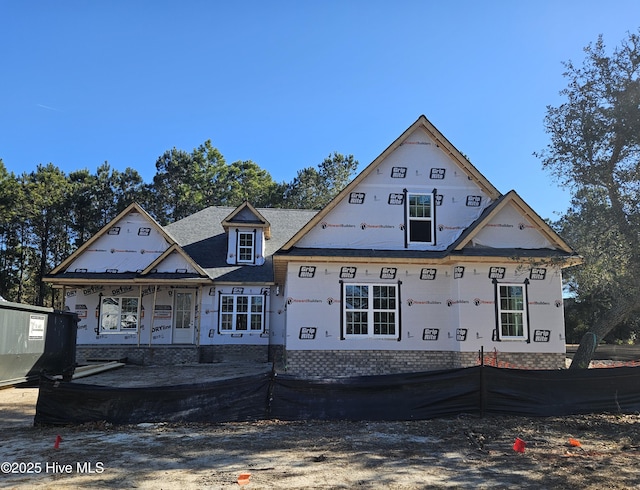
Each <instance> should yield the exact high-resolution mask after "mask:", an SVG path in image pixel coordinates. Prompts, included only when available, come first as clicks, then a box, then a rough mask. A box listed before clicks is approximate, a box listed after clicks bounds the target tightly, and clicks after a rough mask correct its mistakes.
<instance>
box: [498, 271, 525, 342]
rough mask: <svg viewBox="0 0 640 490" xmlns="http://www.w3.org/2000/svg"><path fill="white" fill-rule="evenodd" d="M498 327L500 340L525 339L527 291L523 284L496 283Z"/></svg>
mask: <svg viewBox="0 0 640 490" xmlns="http://www.w3.org/2000/svg"><path fill="white" fill-rule="evenodd" d="M497 291H498V301H497V304H498V328H499V329H500V339H501V340H525V339H526V335H527V293H526V290H525V286H524V284H498V290H497Z"/></svg>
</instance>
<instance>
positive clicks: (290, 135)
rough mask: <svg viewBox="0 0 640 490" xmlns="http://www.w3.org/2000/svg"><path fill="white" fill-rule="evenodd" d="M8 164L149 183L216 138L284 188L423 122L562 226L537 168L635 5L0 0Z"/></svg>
mask: <svg viewBox="0 0 640 490" xmlns="http://www.w3.org/2000/svg"><path fill="white" fill-rule="evenodd" d="M0 18H1V19H2V20H3V22H2V24H3V27H2V32H1V34H0V63H1V65H0V66H1V67H2V69H1V73H2V74H1V75H0V114H1V116H0V158H1V159H2V160H3V161H4V164H5V166H6V167H7V169H8V170H9V171H13V172H15V173H17V174H19V173H22V172H24V171H26V172H30V171H32V170H35V169H36V167H37V165H38V164H40V163H42V164H47V163H49V162H51V163H53V164H55V165H57V166H58V167H60V168H61V169H62V170H63V171H65V172H70V171H73V170H79V169H82V168H87V169H89V170H90V171H91V172H95V170H96V169H97V167H98V166H99V165H101V164H102V163H104V162H105V161H107V162H108V163H109V164H110V165H111V166H112V168H115V169H117V170H124V169H125V168H127V167H132V168H135V169H136V170H138V172H140V174H141V175H142V177H143V178H144V179H145V181H147V182H150V181H151V179H152V178H153V175H154V173H155V162H156V160H157V158H158V157H159V156H160V155H161V154H162V153H163V152H164V151H165V150H168V149H170V148H173V147H176V148H179V149H183V150H186V151H191V150H193V149H194V148H195V147H197V146H198V145H200V144H201V143H203V142H204V141H205V140H207V139H210V140H211V141H212V143H213V145H214V146H215V147H217V148H218V149H219V150H220V151H221V152H222V154H223V155H224V157H225V159H226V160H227V161H228V162H233V161H236V160H253V161H254V162H256V163H257V164H258V165H260V166H261V167H262V168H264V169H266V170H267V171H269V173H270V174H271V175H272V177H273V178H274V180H276V181H278V182H280V181H290V180H292V179H293V178H294V177H295V175H296V172H297V171H298V170H300V169H302V168H304V167H307V166H316V165H317V164H319V163H320V162H321V161H322V159H323V158H324V157H326V156H327V155H329V154H330V153H332V152H333V151H338V152H341V153H344V154H350V153H351V154H353V155H354V156H355V157H356V159H358V160H359V162H360V164H361V168H364V167H365V166H366V165H368V164H369V163H370V162H371V161H372V160H373V159H374V158H375V157H377V156H378V155H379V154H380V153H381V152H382V151H383V150H384V149H385V148H386V147H387V146H388V145H389V144H390V143H391V142H392V141H393V140H394V139H395V138H397V137H398V136H399V135H400V134H401V133H402V132H403V131H404V130H405V129H406V128H407V127H408V126H409V125H411V124H412V123H413V122H414V121H415V120H416V119H417V118H418V117H419V116H420V115H421V114H424V115H425V116H426V117H427V118H428V119H429V120H430V121H431V122H432V123H433V124H434V125H435V126H436V127H437V128H438V129H439V130H440V131H441V132H442V133H443V134H444V135H445V136H446V137H447V138H448V139H449V140H450V141H451V143H453V145H455V146H456V147H457V148H458V149H459V150H460V151H461V152H463V153H464V154H465V155H467V156H468V157H469V159H470V160H471V162H472V163H473V164H474V165H475V166H476V167H477V168H478V170H480V172H482V173H483V174H484V175H485V176H486V177H487V178H488V179H489V180H490V181H491V182H492V183H493V184H494V185H495V186H496V187H497V188H498V189H499V190H500V191H501V192H503V193H506V192H508V191H509V190H511V189H515V190H516V191H517V192H518V193H519V194H520V196H521V197H523V198H524V200H525V201H527V202H528V203H529V204H530V205H531V206H532V207H533V208H534V210H536V211H537V212H538V213H539V214H540V215H541V216H542V217H544V218H551V219H556V218H557V217H558V214H557V213H561V212H562V211H564V210H565V209H566V208H567V206H568V203H569V195H568V194H567V193H566V192H564V191H562V190H561V189H559V188H558V187H557V185H556V184H555V183H554V182H553V181H551V179H550V175H549V174H548V173H546V172H545V171H543V169H542V166H541V163H540V160H539V159H537V158H536V157H534V156H533V155H532V154H533V152H534V151H539V150H541V149H543V148H544V147H545V146H546V144H547V143H548V141H549V139H548V135H547V134H546V133H545V132H544V126H543V118H544V115H545V111H546V106H547V105H557V104H559V103H560V102H561V101H562V99H561V98H560V96H559V94H558V92H559V91H560V90H561V89H562V88H564V87H565V85H566V80H565V79H564V78H563V77H562V72H563V66H562V62H563V61H567V60H573V61H579V62H581V60H582V59H583V48H584V47H585V46H586V45H587V44H589V43H590V42H595V40H596V39H597V36H598V35H599V34H602V35H603V36H604V40H605V43H606V44H607V46H609V47H610V48H613V47H615V46H616V45H618V44H619V43H620V41H621V40H622V39H624V38H625V37H626V36H627V33H628V32H637V31H638V28H639V27H640V2H638V1H637V0H608V1H607V2H604V1H602V0H598V1H595V0H530V1H525V0H511V1H507V0H495V1H492V0H486V1H483V2H479V1H477V0H473V1H471V0H469V1H467V0H452V1H441V0H438V1H428V0H424V1H408V0H398V1H393V2H392V1H390V0H387V1H378V0H351V1H349V0H342V1H338V0H326V1H313V0H308V1H302V0H299V1H293V0H286V1H282V0H272V1H268V2H265V1H237V2H223V1H213V0H211V1H205V0H202V1H200V0H181V1H177V0H176V1H163V0H153V1H151V0H148V1H142V0H138V1H136V0H131V1H124V0H122V1H117V0H112V1H101V0H93V1H67V0H59V1H55V2H53V1H35V0H34V1H19V0H0Z"/></svg>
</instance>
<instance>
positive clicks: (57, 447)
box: [53, 435, 62, 449]
mask: <svg viewBox="0 0 640 490" xmlns="http://www.w3.org/2000/svg"><path fill="white" fill-rule="evenodd" d="M60 441H62V437H60V436H59V435H58V436H56V442H55V443H54V444H53V448H54V449H60Z"/></svg>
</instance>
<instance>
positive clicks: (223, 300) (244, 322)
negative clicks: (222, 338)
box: [220, 294, 264, 333]
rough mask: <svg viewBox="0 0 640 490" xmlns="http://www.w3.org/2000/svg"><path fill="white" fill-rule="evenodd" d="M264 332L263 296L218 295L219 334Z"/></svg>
mask: <svg viewBox="0 0 640 490" xmlns="http://www.w3.org/2000/svg"><path fill="white" fill-rule="evenodd" d="M262 331H264V296H262V295H259V294H256V295H245V294H222V295H220V332H221V333H245V332H246V333H249V332H254V333H255V332H262Z"/></svg>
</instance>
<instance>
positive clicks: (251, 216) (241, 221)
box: [222, 202, 271, 266]
mask: <svg viewBox="0 0 640 490" xmlns="http://www.w3.org/2000/svg"><path fill="white" fill-rule="evenodd" d="M222 227H223V228H224V231H225V232H226V233H227V243H228V248H227V264H235V265H251V266H254V265H256V266H260V265H264V262H265V258H264V254H265V243H264V242H265V240H269V238H271V225H270V224H269V222H268V221H267V220H266V219H265V218H264V216H262V214H260V213H259V212H258V210H257V209H255V208H254V207H253V206H251V204H249V203H248V202H245V203H243V204H241V205H240V206H238V207H237V208H236V209H235V210H234V211H233V212H232V213H231V214H230V215H229V216H227V217H226V218H225V219H224V220H223V221H222Z"/></svg>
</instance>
